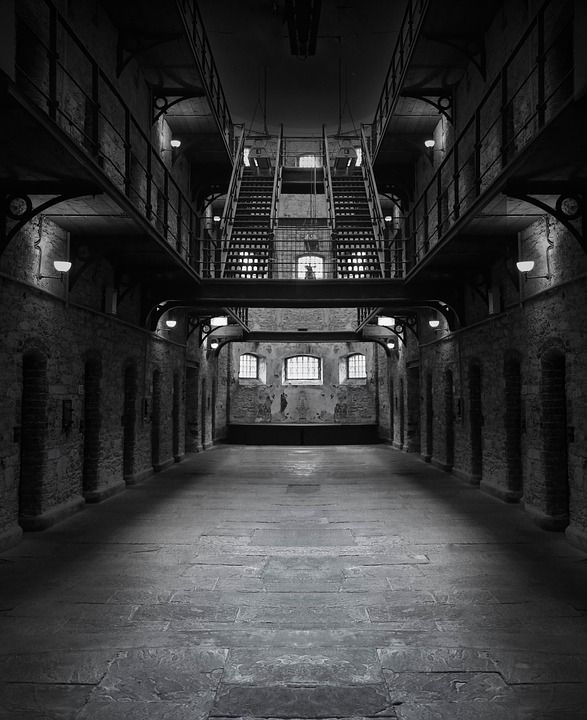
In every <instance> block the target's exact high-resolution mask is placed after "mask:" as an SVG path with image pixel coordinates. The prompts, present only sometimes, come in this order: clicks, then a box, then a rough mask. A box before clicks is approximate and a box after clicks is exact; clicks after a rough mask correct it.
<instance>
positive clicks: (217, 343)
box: [210, 340, 220, 350]
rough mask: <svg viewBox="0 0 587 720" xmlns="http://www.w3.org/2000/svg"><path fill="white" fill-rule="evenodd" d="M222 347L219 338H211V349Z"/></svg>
mask: <svg viewBox="0 0 587 720" xmlns="http://www.w3.org/2000/svg"><path fill="white" fill-rule="evenodd" d="M219 347H220V341H219V340H211V341H210V349H211V350H218V348H219Z"/></svg>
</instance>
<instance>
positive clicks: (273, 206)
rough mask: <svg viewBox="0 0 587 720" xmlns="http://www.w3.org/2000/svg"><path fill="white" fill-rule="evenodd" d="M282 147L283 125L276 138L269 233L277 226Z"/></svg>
mask: <svg viewBox="0 0 587 720" xmlns="http://www.w3.org/2000/svg"><path fill="white" fill-rule="evenodd" d="M282 145H283V125H282V126H281V128H280V131H279V137H278V138H277V151H276V153H275V172H274V174H273V191H272V194H271V220H270V226H271V231H272V232H273V231H274V230H275V227H276V225H277V203H278V201H279V192H280V189H281V166H282Z"/></svg>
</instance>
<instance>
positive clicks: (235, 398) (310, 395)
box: [230, 343, 377, 424]
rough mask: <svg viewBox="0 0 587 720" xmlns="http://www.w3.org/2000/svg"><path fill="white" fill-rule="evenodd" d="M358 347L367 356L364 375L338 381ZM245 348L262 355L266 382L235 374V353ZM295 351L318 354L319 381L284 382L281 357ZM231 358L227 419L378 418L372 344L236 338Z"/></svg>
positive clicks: (357, 420)
mask: <svg viewBox="0 0 587 720" xmlns="http://www.w3.org/2000/svg"><path fill="white" fill-rule="evenodd" d="M357 352H358V353H363V354H364V355H365V357H366V366H367V378H366V379H365V380H344V381H343V382H341V380H340V376H339V365H340V363H341V362H344V359H345V357H346V356H348V355H349V354H351V353H357ZM243 353H253V354H255V355H257V356H258V357H259V358H262V359H263V360H264V362H265V363H266V380H265V382H262V381H251V380H242V379H239V377H238V371H239V357H240V355H241V354H243ZM299 354H304V355H313V356H316V357H319V358H321V361H322V372H323V376H322V382H321V383H320V384H317V385H308V384H301V383H300V384H296V383H295V382H288V383H286V382H284V379H283V364H284V361H285V359H286V358H288V357H291V356H294V355H299ZM231 357H232V360H231V368H232V370H231V375H230V396H231V399H230V422H233V423H269V422H271V423H343V424H356V423H361V424H365V423H374V422H376V419H377V415H376V385H375V365H374V353H373V347H372V345H371V344H370V343H304V344H301V343H234V344H233V346H232V349H231Z"/></svg>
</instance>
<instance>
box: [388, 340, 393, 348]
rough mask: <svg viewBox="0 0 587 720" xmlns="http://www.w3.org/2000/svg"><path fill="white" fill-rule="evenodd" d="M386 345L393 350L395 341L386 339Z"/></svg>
mask: <svg viewBox="0 0 587 720" xmlns="http://www.w3.org/2000/svg"><path fill="white" fill-rule="evenodd" d="M387 347H388V348H389V349H390V350H393V348H394V347H395V343H394V342H393V340H388V341H387Z"/></svg>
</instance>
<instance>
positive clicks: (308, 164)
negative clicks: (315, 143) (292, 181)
mask: <svg viewBox="0 0 587 720" xmlns="http://www.w3.org/2000/svg"><path fill="white" fill-rule="evenodd" d="M298 167H301V168H317V167H322V158H321V157H319V156H318V155H301V156H300V158H299V166H298Z"/></svg>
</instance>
